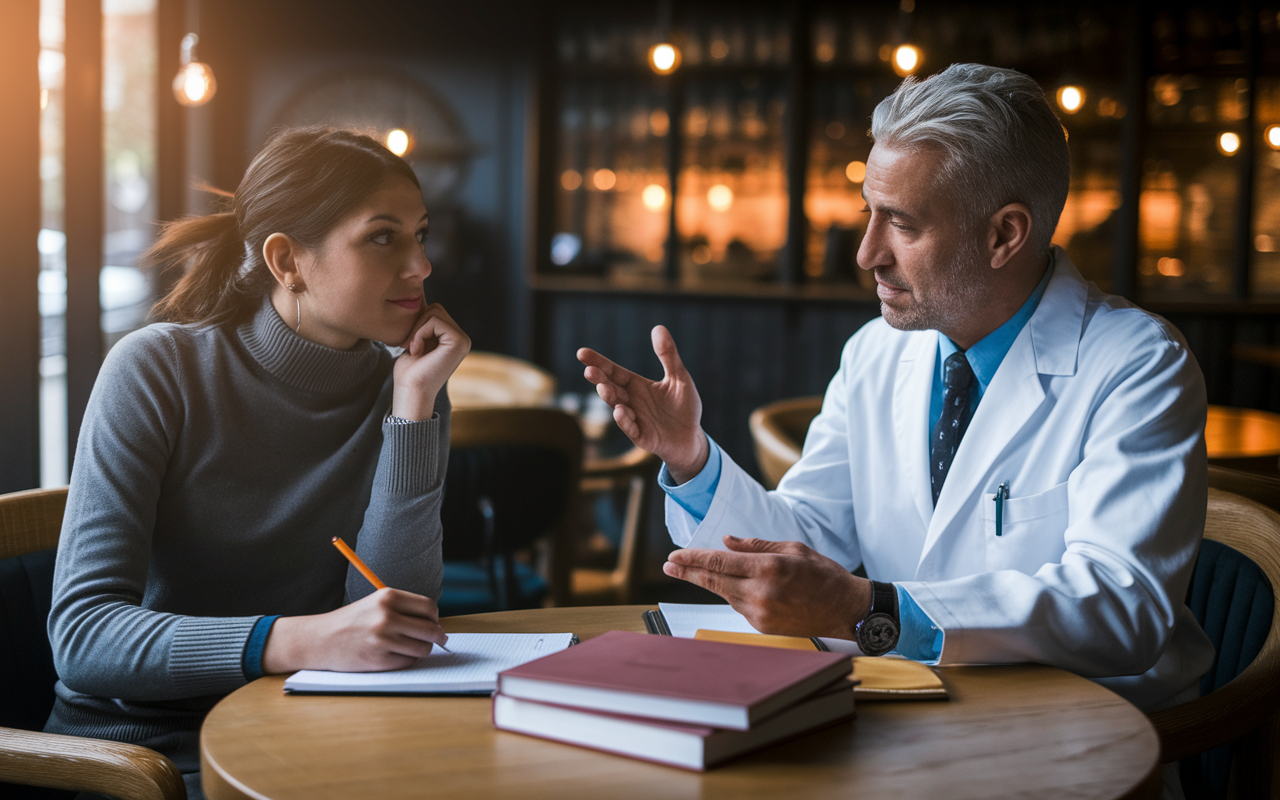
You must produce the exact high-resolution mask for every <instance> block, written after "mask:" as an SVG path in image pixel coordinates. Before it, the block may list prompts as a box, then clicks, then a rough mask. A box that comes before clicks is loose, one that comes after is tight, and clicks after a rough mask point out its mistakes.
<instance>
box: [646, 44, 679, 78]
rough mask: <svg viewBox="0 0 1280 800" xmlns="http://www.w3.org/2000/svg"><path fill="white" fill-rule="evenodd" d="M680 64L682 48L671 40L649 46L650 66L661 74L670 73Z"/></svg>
mask: <svg viewBox="0 0 1280 800" xmlns="http://www.w3.org/2000/svg"><path fill="white" fill-rule="evenodd" d="M678 66H680V48H679V47H676V46H675V45H674V44H672V43H671V42H659V43H658V44H655V45H654V46H653V47H650V48H649V67H650V69H652V70H653V71H654V72H656V73H658V74H659V75H670V74H671V73H673V72H675V71H676V67H678Z"/></svg>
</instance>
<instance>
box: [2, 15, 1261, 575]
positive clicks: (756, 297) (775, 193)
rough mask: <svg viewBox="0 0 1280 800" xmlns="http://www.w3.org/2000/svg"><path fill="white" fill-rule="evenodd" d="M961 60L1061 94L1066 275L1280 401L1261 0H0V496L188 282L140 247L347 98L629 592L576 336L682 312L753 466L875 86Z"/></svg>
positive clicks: (817, 304)
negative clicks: (538, 422) (408, 183)
mask: <svg viewBox="0 0 1280 800" xmlns="http://www.w3.org/2000/svg"><path fill="white" fill-rule="evenodd" d="M961 61H976V62H983V63H987V64H994V65H999V66H1005V67H1012V68H1016V69H1019V70H1022V71H1024V72H1026V73H1028V74H1030V75H1031V76H1033V77H1034V78H1035V79H1037V80H1038V81H1039V82H1040V84H1041V85H1042V86H1043V87H1044V90H1045V93H1046V95H1047V96H1048V97H1049V98H1050V99H1051V100H1052V102H1054V103H1055V104H1056V107H1057V109H1058V111H1059V113H1060V116H1061V119H1062V121H1063V124H1064V126H1065V127H1066V130H1067V133H1068V136H1069V140H1068V141H1069V145H1070V149H1071V155H1072V184H1071V192H1070V196H1069V198H1068V200H1067V205H1066V210H1065V211H1064V213H1063V216H1062V220H1061V222H1060V224H1059V227H1058V230H1057V235H1056V237H1055V242H1056V243H1058V244H1060V245H1062V246H1063V247H1065V248H1066V250H1067V251H1068V253H1070V254H1071V256H1072V258H1073V259H1074V261H1075V262H1076V264H1077V265H1078V266H1079V267H1080V268H1081V270H1082V272H1084V274H1085V276H1086V277H1087V278H1089V279H1091V280H1093V281H1095V282H1096V283H1097V284H1098V285H1099V286H1100V287H1101V288H1103V289H1104V290H1106V291H1110V292H1114V293H1116V294H1120V295H1124V296H1125V297H1127V298H1129V299H1131V300H1133V301H1134V302H1136V303H1138V304H1139V305H1141V306H1143V307H1144V308H1147V309H1149V310H1151V311H1154V312H1156V313H1159V314H1161V315H1163V316H1165V317H1167V318H1168V319H1169V320H1170V321H1171V322H1173V323H1174V324H1175V325H1176V326H1177V327H1178V328H1179V329H1180V330H1181V331H1182V332H1183V334H1184V335H1185V336H1186V338H1187V340H1188V342H1189V343H1190V345H1191V348H1192V350H1193V351H1194V353H1195V355H1196V357H1197V359H1198V360H1199V362H1200V365H1201V368H1202V369H1203V371H1204V374H1205V379H1206V383H1207V386H1208V393H1209V400H1210V403H1212V404H1215V405H1218V406H1224V407H1230V408H1232V409H1240V410H1255V411H1271V412H1278V411H1280V341H1278V337H1280V4H1277V3H1276V2H1275V0H1257V1H1254V0H1251V1H1250V2H1234V1H1230V0H1228V1H1227V2H1215V3H1207V2H1206V3H1189V4H1183V3H1161V4H1158V5H1157V4H1144V3H1133V2H1079V3H1072V4H1061V5H1055V4H1031V3H954V2H946V3H944V2H939V1H938V0H918V2H917V0H900V2H892V1H890V0H876V1H875V2H850V3H834V2H820V1H819V0H812V1H806V0H797V1H796V2H787V3H752V2H734V3H728V2H723V3H722V2H653V1H652V0H650V1H648V2H629V1H620V2H615V3H608V4H603V3H586V2H574V1H573V0H542V1H541V2H505V1H504V0H474V1H473V2H468V3H443V2H435V0H413V1H412V2H409V1H408V0H363V2H344V1H341V0H307V1H306V2H303V0H271V1H270V2H262V1H261V0H216V2H215V0H203V2H200V0H6V2H5V3H4V4H3V6H2V7H0V65H2V66H3V69H2V70H0V104H2V105H0V108H3V109H4V112H3V119H4V123H3V125H2V126H0V187H3V192H2V193H0V281H2V284H0V285H2V287H3V288H2V289H0V332H2V333H3V345H2V346H0V380H2V382H3V383H2V385H3V387H4V389H3V394H2V395H0V443H2V445H0V449H2V450H3V452H4V457H3V459H0V491H13V490H17V489H24V488H30V487H34V486H38V485H44V486H55V485H61V484H64V483H66V482H67V479H68V475H69V468H70V455H69V454H70V452H71V451H72V450H73V449H74V443H75V438H76V431H77V428H78V422H79V419H80V417H81V415H82V413H83V409H84V405H85V402H86V401H87V398H88V393H89V391H90V389H91V387H92V384H93V379H94V376H95V375H96V371H97V368H98V365H99V364H100V363H101V359H102V358H103V356H104V354H105V353H106V352H107V351H108V350H109V349H110V348H111V346H112V345H113V344H114V343H115V342H116V341H118V340H119V338H120V337H121V336H123V335H125V334H126V333H128V332H129V331H131V330H134V329H136V328H138V327H140V326H142V325H144V324H146V321H147V313H148V309H149V307H150V304H151V303H152V302H153V301H154V300H155V299H156V297H157V296H158V295H159V294H161V293H163V292H164V290H165V288H166V287H167V286H168V285H171V282H172V281H173V279H174V276H172V275H156V274H151V273H150V272H148V271H146V270H144V269H142V268H140V266H139V257H140V255H141V253H142V252H143V251H144V250H145V249H146V248H147V246H148V245H149V243H150V242H151V241H152V240H153V239H154V237H155V235H156V230H157V226H158V224H159V223H161V222H163V221H165V220H170V219H174V218H176V217H179V216H181V215H183V214H190V213H204V212H207V211H209V210H210V209H213V208H216V207H217V206H218V203H219V197H218V195H217V194H215V193H212V192H210V191H209V188H210V187H214V188H220V189H223V190H234V189H235V187H236V185H237V183H238V181H239V178H240V176H241V174H242V173H243V171H244V169H245V167H246V166H247V164H248V161H249V159H250V158H251V156H252V155H253V153H254V152H255V151H256V150H257V149H258V148H259V147H260V146H261V145H262V143H263V142H264V141H265V139H266V138H267V136H268V135H269V134H270V132H271V131H272V130H273V129H275V128H277V127H279V126H283V125H293V124H310V123H327V124H332V125H341V126H347V127H353V128H358V129H361V130H366V131H371V132H373V133H374V134H375V135H376V136H378V138H380V139H382V140H383V141H385V142H386V143H387V144H388V146H389V147H390V148H391V149H393V150H394V151H395V152H397V153H400V154H402V155H403V156H404V157H405V158H406V159H407V160H408V161H409V163H410V164H411V165H412V166H413V167H414V169H415V170H416V171H417V173H418V175H419V177H420V178H421V180H422V185H423V191H424V196H425V199H426V203H427V208H428V211H429V213H430V217H431V234H430V239H429V241H428V250H429V256H430V258H431V260H432V263H433V265H434V273H433V275H432V276H431V277H430V278H429V279H428V281H427V293H428V297H429V299H431V300H437V301H440V302H443V303H444V304H445V305H446V307H447V308H448V309H449V310H450V311H451V313H452V314H453V315H454V317H455V318H456V319H457V320H458V321H459V323H460V324H461V325H462V326H463V327H464V329H465V330H466V331H467V332H468V333H469V334H470V335H471V337H472V339H473V342H474V346H475V349H476V350H478V351H485V352H486V353H492V354H499V355H506V356H511V357H514V358H517V359H520V360H521V362H524V363H531V364H532V365H536V366H537V367H539V368H541V370H542V371H543V372H542V373H541V374H542V375H544V376H546V377H547V378H549V379H550V383H548V384H547V386H548V387H550V388H548V389H547V390H546V392H545V394H546V396H544V397H540V398H539V399H538V400H537V402H539V403H542V404H550V405H553V406H558V407H560V408H563V409H566V410H567V411H569V412H571V413H573V414H576V415H578V416H580V417H581V419H582V420H583V422H584V425H583V430H584V435H585V437H586V442H587V461H586V462H584V469H585V470H586V473H584V474H585V475H586V477H584V478H583V481H584V490H586V489H590V490H592V491H596V492H597V493H599V494H602V498H596V499H594V500H587V501H584V502H583V503H582V507H583V509H585V510H584V511H582V512H581V514H582V517H583V518H584V519H586V520H587V522H586V523H584V524H585V525H586V527H587V528H588V529H590V530H591V531H594V534H593V535H594V536H595V539H589V540H584V541H596V542H597V546H596V549H598V550H599V551H601V552H604V553H612V555H611V556H610V557H616V556H618V555H619V554H618V553H617V551H618V550H619V548H621V547H623V544H624V541H623V540H624V539H625V535H624V533H623V532H621V531H623V530H624V529H625V528H626V527H627V525H628V524H633V526H634V525H635V524H639V525H640V526H641V531H640V533H639V534H638V535H639V536H640V538H641V539H642V540H643V541H642V542H641V543H640V545H645V544H647V550H645V549H643V548H642V549H638V550H636V551H635V552H637V553H646V554H647V555H643V557H642V556H637V558H641V560H642V561H643V563H642V564H641V566H640V567H637V568H633V570H632V571H633V572H636V571H637V570H638V572H637V574H639V575H640V577H639V579H638V580H640V582H641V584H642V585H641V586H640V587H639V588H637V587H636V586H632V587H631V590H632V594H631V595H629V596H631V597H636V596H645V597H648V595H646V594H645V591H647V590H644V588H643V585H647V584H645V583H644V582H645V581H648V584H653V585H658V586H662V585H664V584H661V580H662V576H661V573H660V571H659V569H658V565H660V564H661V561H662V558H661V556H662V555H663V554H665V552H667V550H668V549H669V548H670V545H669V542H667V540H666V538H665V536H664V532H663V530H662V525H661V509H660V505H659V504H660V502H661V497H660V496H659V495H660V493H659V492H655V491H652V488H651V486H652V480H651V477H652V476H651V475H649V476H647V477H646V478H645V481H644V484H645V487H646V488H645V489H644V490H643V491H640V492H639V493H638V494H637V493H636V492H632V491H630V490H629V489H628V488H627V487H628V486H630V484H627V483H626V482H625V481H624V482H623V483H622V484H616V485H615V484H613V483H609V482H608V481H604V482H603V483H599V484H596V485H590V486H588V485H587V483H586V481H587V478H590V477H591V474H592V473H591V468H592V463H591V462H592V460H593V459H594V460H595V462H597V463H596V464H595V466H596V467H600V464H601V463H605V464H606V466H607V467H609V469H614V470H615V471H614V472H609V469H605V468H600V469H603V471H600V470H597V473H596V477H597V478H600V479H601V480H602V481H603V480H604V478H611V477H617V476H619V475H623V476H625V475H637V474H642V473H643V470H639V469H638V468H637V469H634V470H633V471H632V472H631V473H626V472H625V470H623V467H627V466H628V465H629V466H630V467H637V465H643V466H644V467H645V469H656V467H654V465H652V464H648V463H646V462H641V461H639V460H636V459H634V458H633V459H632V461H629V462H628V461H626V459H627V458H629V457H630V456H628V453H627V447H628V443H627V442H626V441H625V439H624V437H621V436H620V434H619V433H618V431H617V430H616V428H615V427H614V426H613V424H612V422H611V420H610V419H609V417H608V412H607V409H602V408H601V404H600V403H599V401H598V400H596V399H594V395H593V394H591V392H590V389H591V387H590V386H589V385H588V384H587V383H586V382H585V381H584V380H583V378H582V370H581V367H580V365H579V364H578V362H577V361H576V359H575V357H574V352H575V350H576V349H577V348H578V347H580V346H591V347H593V348H596V349H598V350H600V351H601V352H603V353H605V354H606V355H608V356H610V357H612V358H614V359H616V360H618V361H620V362H622V363H625V364H628V365H631V366H633V367H634V368H636V369H637V370H639V371H642V372H644V373H646V374H648V375H650V376H658V375H660V374H661V370H660V368H659V366H658V362H657V360H656V358H655V357H654V356H653V354H652V351H651V348H650V344H649V330H650V328H651V327H652V326H654V325H656V324H659V323H661V324H665V325H667V326H668V327H669V328H670V329H671V330H672V332H673V333H674V335H675V338H676V341H677V343H678V344H679V345H680V348H681V352H682V355H683V357H684V359H685V362H686V364H687V365H688V367H689V369H690V371H691V372H692V374H693V376H694V378H695V380H696V381H697V383H698V387H699V389H700V391H701V393H702V400H703V404H704V427H705V428H706V430H707V432H708V433H709V434H710V435H711V436H712V437H713V438H715V439H716V440H717V441H718V442H719V443H720V444H721V445H722V446H723V447H724V448H725V450H726V451H727V452H728V453H729V454H730V455H731V456H732V457H733V458H734V459H735V460H737V461H738V462H739V463H741V464H743V465H744V466H745V467H747V468H748V469H749V470H752V471H755V472H756V473H757V474H761V473H760V469H761V468H760V464H759V462H758V461H757V450H756V447H757V446H758V445H759V441H758V439H753V434H752V431H751V428H750V426H749V425H748V418H749V416H750V415H751V413H752V411H753V410H755V409H757V408H760V407H762V406H766V405H767V404H769V403H772V402H775V401H778V400H782V399H785V398H796V397H804V396H809V395H815V394H820V393H821V392H822V391H823V389H824V388H825V385H826V382H827V381H828V380H829V379H830V377H831V376H832V374H833V373H834V371H835V368H836V366H837V361H838V357H839V353H840V349H841V346H842V345H843V343H844V342H845V340H846V339H847V338H848V337H849V336H850V335H851V334H852V333H853V332H854V331H856V330H857V329H858V327H859V326H861V325H862V324H864V323H865V322H867V321H868V320H870V319H872V318H874V317H875V316H876V315H877V314H878V305H877V302H876V299H875V294H874V289H873V286H874V284H873V282H872V281H870V280H869V278H868V276H867V275H866V274H865V273H864V272H863V271H861V270H860V269H859V268H858V267H857V264H856V262H855V254H856V252H857V249H858V244H859V242H860V237H861V236H862V233H863V229H864V227H865V224H866V218H865V216H864V215H863V214H862V213H861V208H862V202H861V199H860V197H859V191H860V188H861V181H862V180H863V177H864V175H865V168H866V164H865V162H866V159H867V155H868V152H869V150H870V146H871V145H870V142H869V140H868V137H867V129H868V127H869V119H870V114H871V111H872V109H873V108H874V107H875V105H876V104H877V103H878V102H879V101H880V100H881V99H882V98H884V97H885V96H886V95H887V94H888V93H889V92H891V91H892V90H893V89H894V87H895V86H897V85H898V83H899V82H900V81H901V80H902V79H903V77H904V76H906V75H921V76H924V75H928V74H932V73H934V72H936V71H938V70H940V69H942V68H943V67H945V66H946V65H948V64H951V63H953V62H961ZM1261 418H1263V419H1266V417H1261ZM801 433H802V432H801ZM1277 453H1280V449H1278V450H1277ZM1229 455H1230V454H1229ZM1234 455H1236V456H1241V457H1240V458H1236V459H1235V460H1236V461H1237V462H1242V461H1243V457H1242V454H1241V453H1236V454H1234ZM610 458H613V459H614V461H613V462H609V459H610ZM622 462H626V463H625V464H624V463H622ZM620 464H621V466H619V465H620ZM1249 464H1251V465H1252V466H1255V467H1260V468H1262V469H1269V470H1270V471H1272V472H1276V471H1277V470H1276V469H1275V464H1276V458H1275V455H1274V454H1271V455H1267V456H1266V457H1264V458H1262V459H1261V460H1259V459H1258V458H1254V459H1253V460H1252V461H1250V462H1249ZM610 465H611V466H610ZM618 470H622V471H618ZM618 486H621V487H622V489H621V490H618V491H614V490H615V489H617V487H618ZM575 502H576V501H575ZM637 503H639V504H640V505H641V506H643V508H642V509H641V511H644V512H645V513H644V514H642V515H640V516H639V517H637V516H636V515H637V513H638V512H637V511H636V504H637ZM628 519H630V523H628V521H627V520H628ZM637 520H639V521H637ZM601 536H603V538H601ZM640 545H636V547H640ZM575 546H576V545H575ZM584 547H586V550H590V549H591V548H590V547H589V546H584ZM584 552H585V551H584ZM590 555H591V554H590V553H587V555H585V556H582V560H581V563H587V562H588V561H590ZM575 558H577V556H575ZM577 563H579V562H577V561H575V564H577ZM619 568H620V567H619ZM606 571H608V569H607V568H606ZM615 572H616V570H615ZM654 591H658V590H654ZM635 592H640V595H636V594H635ZM665 596H666V595H664V597H665Z"/></svg>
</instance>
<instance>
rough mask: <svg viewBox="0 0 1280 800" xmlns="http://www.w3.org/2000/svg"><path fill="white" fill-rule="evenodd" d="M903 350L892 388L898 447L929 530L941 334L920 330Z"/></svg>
mask: <svg viewBox="0 0 1280 800" xmlns="http://www.w3.org/2000/svg"><path fill="white" fill-rule="evenodd" d="M911 337H912V341H911V342H910V344H908V345H907V346H906V347H905V348H903V352H902V356H901V358H900V360H899V363H898V372H897V375H896V377H895V380H894V385H893V432H894V442H895V443H896V444H897V446H898V447H899V448H902V450H901V452H899V453H898V463H899V464H902V465H903V470H904V471H905V473H906V474H905V475H904V476H903V477H904V479H905V481H906V485H907V488H908V490H909V491H910V492H911V497H912V499H913V500H914V501H915V505H916V510H917V511H918V512H919V513H920V522H921V523H922V524H923V525H924V527H925V528H926V529H927V528H928V527H929V520H930V519H931V518H932V517H933V490H932V489H930V488H929V430H928V428H929V400H930V398H931V397H932V393H933V370H934V367H935V366H936V361H937V358H938V334H937V332H936V331H921V332H919V333H913V334H911Z"/></svg>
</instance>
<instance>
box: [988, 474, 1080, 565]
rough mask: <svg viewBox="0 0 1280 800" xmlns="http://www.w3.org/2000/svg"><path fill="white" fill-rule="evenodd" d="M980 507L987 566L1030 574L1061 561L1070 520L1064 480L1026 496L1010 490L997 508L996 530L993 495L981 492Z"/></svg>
mask: <svg viewBox="0 0 1280 800" xmlns="http://www.w3.org/2000/svg"><path fill="white" fill-rule="evenodd" d="M982 506H983V510H982V521H983V528H984V534H985V536H984V538H985V540H986V546H987V569H989V570H999V569H1016V570H1018V571H1019V572H1023V573H1026V574H1027V575H1032V574H1034V573H1035V572H1036V570H1038V569H1040V567H1042V566H1043V565H1045V564H1051V563H1057V562H1059V561H1061V560H1062V554H1063V553H1064V552H1066V549H1067V545H1066V540H1065V538H1064V537H1065V534H1066V530H1067V524H1068V522H1070V513H1069V505H1068V502H1067V484H1066V483H1060V484H1058V485H1057V486H1055V487H1053V488H1052V489H1049V490H1047V491H1043V492H1040V493H1039V494H1033V495H1028V496H1025V497H1018V496H1017V495H1016V494H1012V493H1011V494H1010V496H1009V498H1008V499H1006V500H1005V501H1004V508H1002V509H1001V511H1000V518H1001V519H1000V527H999V530H998V531H997V528H996V503H995V494H984V495H983V503H982ZM997 532H998V533H999V535H997Z"/></svg>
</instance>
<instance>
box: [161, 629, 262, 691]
mask: <svg viewBox="0 0 1280 800" xmlns="http://www.w3.org/2000/svg"><path fill="white" fill-rule="evenodd" d="M259 619H261V617H183V618H182V621H181V622H180V623H178V627H177V630H175V631H174V634H173V645H172V646H171V648H170V650H169V674H170V675H171V676H173V682H174V686H175V687H176V688H177V689H178V690H180V691H181V692H182V693H183V694H184V695H185V696H187V697H198V696H200V695H207V694H225V693H226V692H230V691H232V690H233V689H237V688H239V687H241V686H243V685H244V684H245V675H244V665H243V657H244V648H245V644H246V643H247V642H248V641H249V635H250V634H251V633H252V632H253V626H254V625H256V624H257V623H258V620H259Z"/></svg>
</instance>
